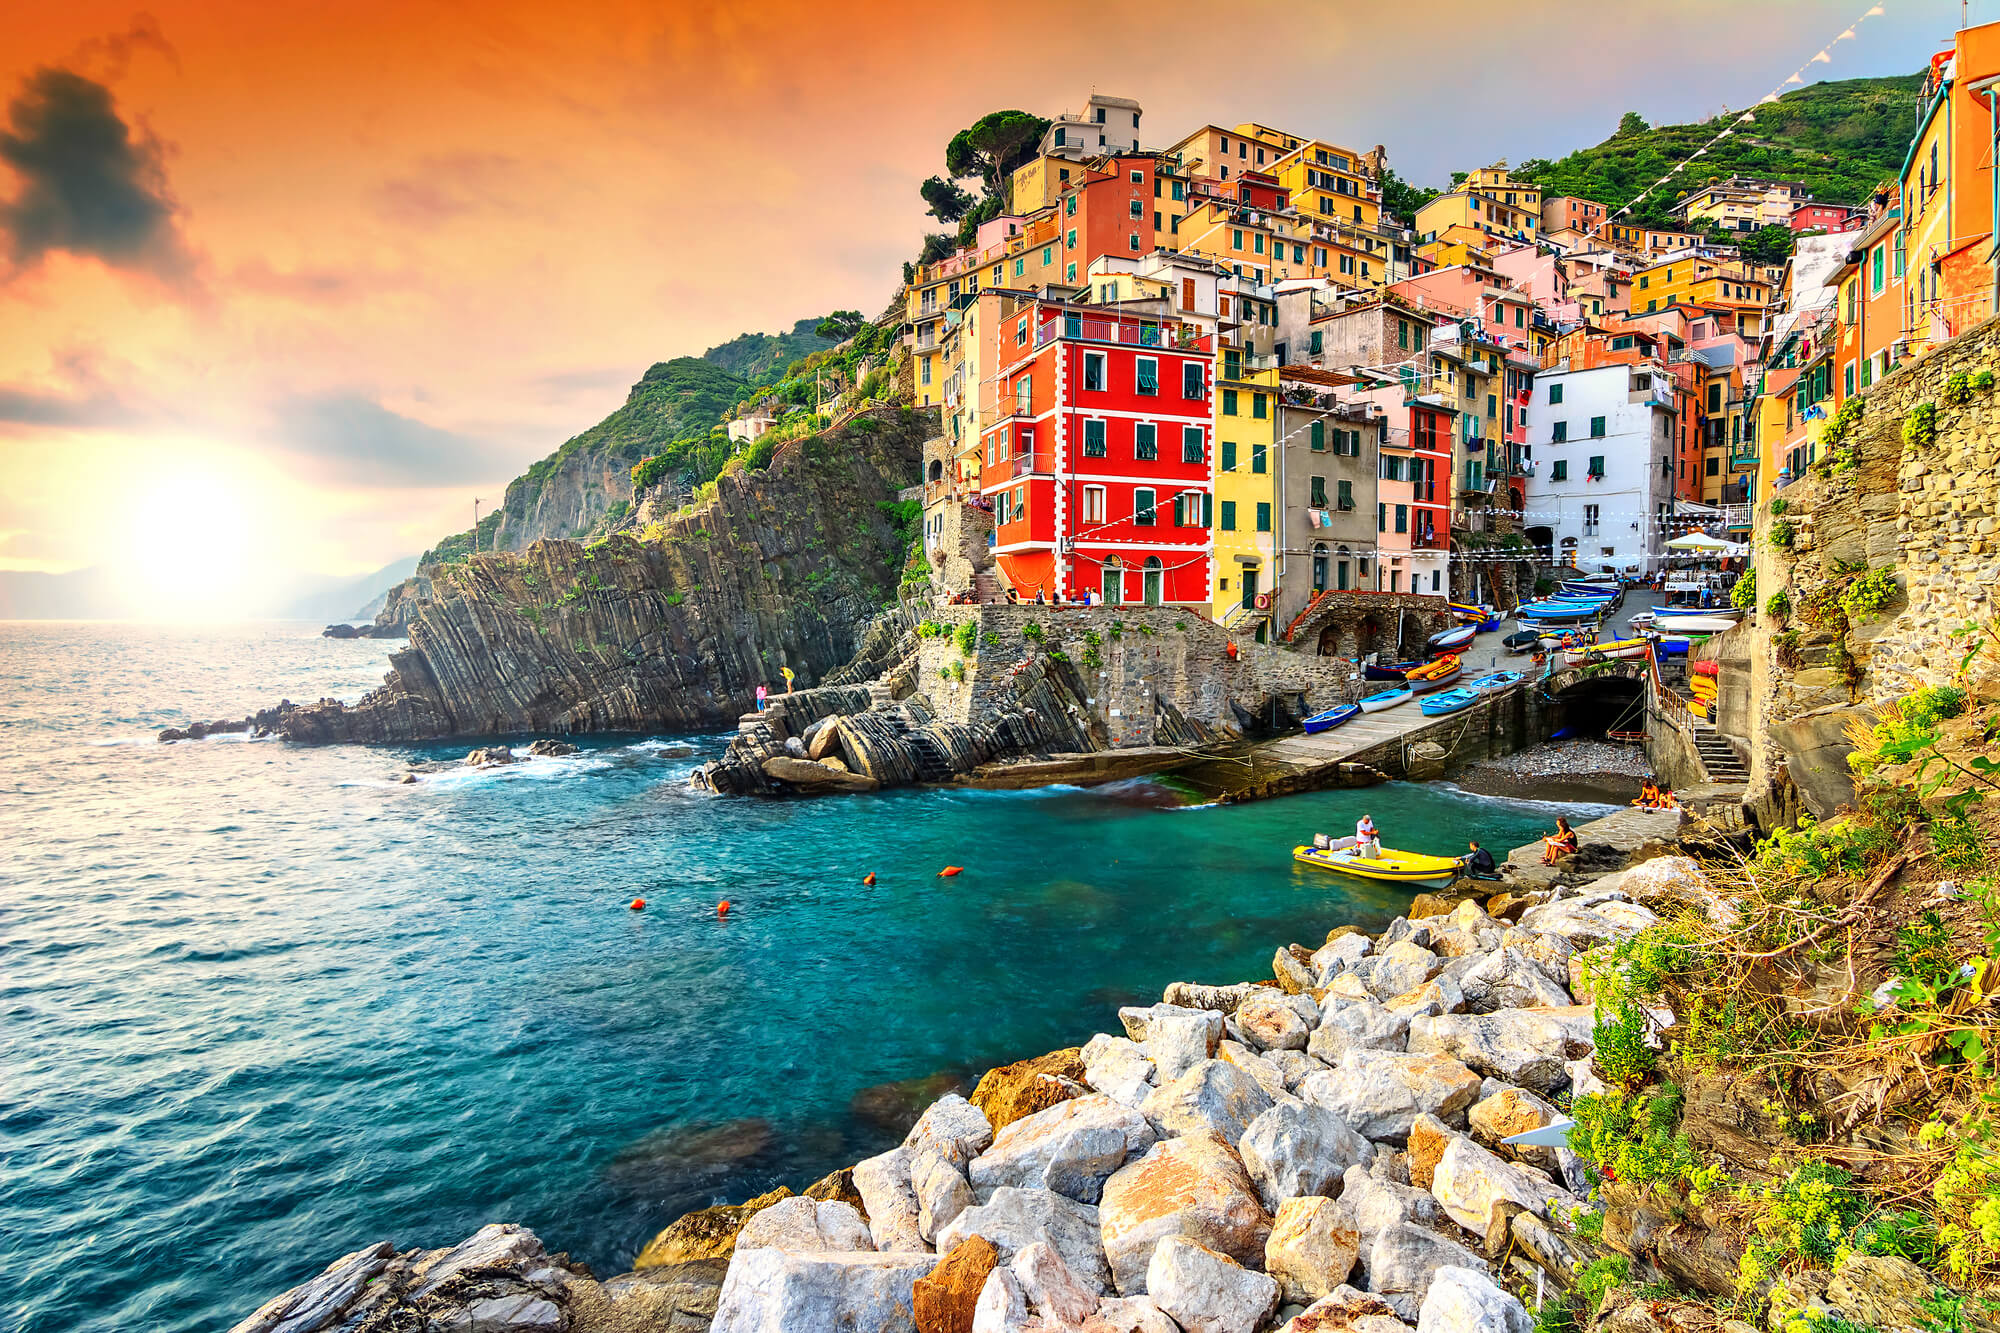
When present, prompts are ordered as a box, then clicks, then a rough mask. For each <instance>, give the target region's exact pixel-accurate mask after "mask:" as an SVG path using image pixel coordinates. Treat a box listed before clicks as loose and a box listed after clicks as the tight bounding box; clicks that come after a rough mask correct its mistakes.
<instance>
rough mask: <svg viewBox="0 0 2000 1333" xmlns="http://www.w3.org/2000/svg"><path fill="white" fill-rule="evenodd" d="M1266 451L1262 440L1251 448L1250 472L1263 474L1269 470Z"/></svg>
mask: <svg viewBox="0 0 2000 1333" xmlns="http://www.w3.org/2000/svg"><path fill="white" fill-rule="evenodd" d="M1265 449H1266V446H1265V444H1264V443H1263V442H1262V441H1261V440H1260V441H1258V442H1257V443H1254V444H1252V445H1251V446H1250V470H1251V471H1252V472H1259V473H1261V472H1264V471H1266V470H1267V468H1266V466H1265V464H1266V461H1267V459H1266V454H1265Z"/></svg>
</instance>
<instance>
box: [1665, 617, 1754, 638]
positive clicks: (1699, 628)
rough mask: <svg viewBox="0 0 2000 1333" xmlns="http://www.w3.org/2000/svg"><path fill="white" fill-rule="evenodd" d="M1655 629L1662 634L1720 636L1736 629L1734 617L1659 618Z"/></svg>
mask: <svg viewBox="0 0 2000 1333" xmlns="http://www.w3.org/2000/svg"><path fill="white" fill-rule="evenodd" d="M1653 628H1654V629H1656V630H1658V631H1659V632H1660V633H1662V634H1720V633H1722V631H1724V630H1726V629H1735V628H1736V619H1735V617H1733V616H1711V615H1699V616H1658V617H1655V618H1654V620H1653Z"/></svg>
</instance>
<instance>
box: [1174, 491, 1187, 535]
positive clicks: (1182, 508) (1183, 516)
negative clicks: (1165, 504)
mask: <svg viewBox="0 0 2000 1333" xmlns="http://www.w3.org/2000/svg"><path fill="white" fill-rule="evenodd" d="M1186 500H1187V497H1186V496H1184V495H1176V496H1175V497H1174V526H1175V527H1177V528H1184V527H1186V526H1187V505H1186V503H1185V502H1186Z"/></svg>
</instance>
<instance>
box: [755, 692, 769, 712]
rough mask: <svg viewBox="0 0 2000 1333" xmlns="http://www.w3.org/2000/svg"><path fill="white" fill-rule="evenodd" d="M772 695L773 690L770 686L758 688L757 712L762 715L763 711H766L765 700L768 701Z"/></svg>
mask: <svg viewBox="0 0 2000 1333" xmlns="http://www.w3.org/2000/svg"><path fill="white" fill-rule="evenodd" d="M770 695H771V689H770V687H769V686H768V685H759V686H758V687H757V711H758V712H760V713H761V712H763V711H764V702H765V700H766V699H768V698H769V697H770Z"/></svg>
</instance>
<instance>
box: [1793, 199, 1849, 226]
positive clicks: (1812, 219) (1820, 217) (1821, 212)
mask: <svg viewBox="0 0 2000 1333" xmlns="http://www.w3.org/2000/svg"><path fill="white" fill-rule="evenodd" d="M1847 212H1848V210H1847V209H1845V208H1842V207H1841V206H1840V205H1838V204H1815V203H1810V202H1808V203H1803V204H1800V205H1798V206H1797V207H1796V208H1794V209H1793V210H1792V230H1793V231H1794V232H1801V231H1840V230H1842V229H1843V228H1845V227H1846V226H1847Z"/></svg>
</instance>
